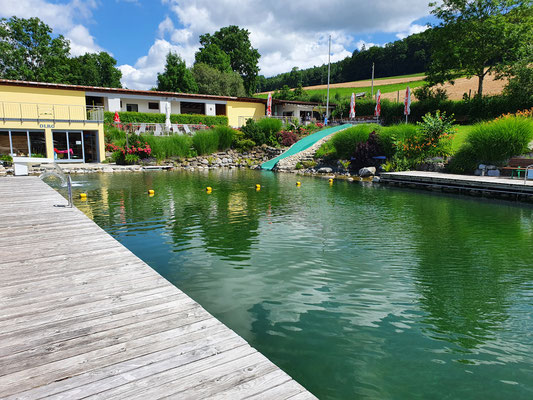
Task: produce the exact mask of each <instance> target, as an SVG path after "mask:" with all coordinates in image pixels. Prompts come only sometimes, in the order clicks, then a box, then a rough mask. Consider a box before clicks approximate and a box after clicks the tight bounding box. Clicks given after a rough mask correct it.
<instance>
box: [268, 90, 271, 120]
mask: <svg viewBox="0 0 533 400" xmlns="http://www.w3.org/2000/svg"><path fill="white" fill-rule="evenodd" d="M271 116H272V93H269V94H268V99H267V117H269V118H270V117H271Z"/></svg>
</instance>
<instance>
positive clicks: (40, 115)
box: [0, 102, 104, 123]
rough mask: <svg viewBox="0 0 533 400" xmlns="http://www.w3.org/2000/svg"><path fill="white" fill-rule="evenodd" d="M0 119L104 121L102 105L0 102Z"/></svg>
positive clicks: (22, 120)
mask: <svg viewBox="0 0 533 400" xmlns="http://www.w3.org/2000/svg"><path fill="white" fill-rule="evenodd" d="M0 120H3V121H4V122H5V121H21V122H24V121H37V122H41V121H43V122H44V121H48V122H97V123H99V122H104V107H101V106H81V105H69V104H42V103H13V102H0Z"/></svg>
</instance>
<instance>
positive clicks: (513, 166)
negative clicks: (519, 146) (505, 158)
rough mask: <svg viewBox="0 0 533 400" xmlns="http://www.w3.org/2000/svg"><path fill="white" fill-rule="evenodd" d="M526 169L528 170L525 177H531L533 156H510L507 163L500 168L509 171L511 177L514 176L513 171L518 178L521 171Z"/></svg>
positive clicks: (532, 176) (532, 175)
mask: <svg viewBox="0 0 533 400" xmlns="http://www.w3.org/2000/svg"><path fill="white" fill-rule="evenodd" d="M528 169H529V171H528V173H527V176H526V177H525V178H526V179H527V178H533V158H518V157H515V158H511V159H510V160H509V165H508V166H506V167H502V168H501V170H502V171H511V178H512V177H513V176H514V173H515V172H516V174H517V176H518V178H521V176H520V174H521V172H526V170H528Z"/></svg>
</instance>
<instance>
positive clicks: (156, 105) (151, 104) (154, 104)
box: [148, 103, 159, 110]
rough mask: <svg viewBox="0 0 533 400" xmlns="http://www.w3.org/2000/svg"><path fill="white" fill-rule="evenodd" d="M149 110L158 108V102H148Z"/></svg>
mask: <svg viewBox="0 0 533 400" xmlns="http://www.w3.org/2000/svg"><path fill="white" fill-rule="evenodd" d="M148 109H149V110H159V103H148Z"/></svg>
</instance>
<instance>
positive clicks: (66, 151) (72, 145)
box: [52, 131, 85, 162]
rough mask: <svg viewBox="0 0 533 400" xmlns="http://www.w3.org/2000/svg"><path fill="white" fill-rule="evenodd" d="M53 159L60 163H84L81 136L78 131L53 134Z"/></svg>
mask: <svg viewBox="0 0 533 400" xmlns="http://www.w3.org/2000/svg"><path fill="white" fill-rule="evenodd" d="M52 136H53V141H54V158H55V159H56V160H57V161H60V162H68V161H72V162H84V159H85V154H84V153H83V135H82V133H81V132H79V131H75V132H71V131H65V132H57V131H56V132H53V133H52Z"/></svg>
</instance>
